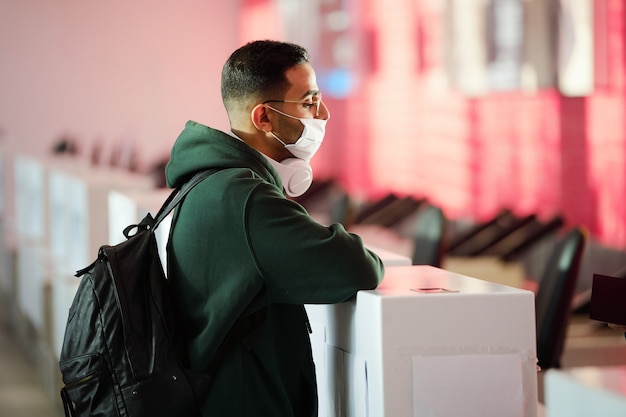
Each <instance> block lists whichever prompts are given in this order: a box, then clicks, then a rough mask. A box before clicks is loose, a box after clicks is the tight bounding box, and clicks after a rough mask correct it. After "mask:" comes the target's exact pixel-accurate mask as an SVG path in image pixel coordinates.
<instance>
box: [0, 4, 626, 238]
mask: <svg viewBox="0 0 626 417" xmlns="http://www.w3.org/2000/svg"><path fill="white" fill-rule="evenodd" d="M208 3H209V2H203V1H200V0H184V1H181V2H177V3H176V5H175V6H165V5H164V4H163V3H162V2H148V1H146V0H138V1H133V2H128V1H121V0H114V1H112V2H107V3H106V4H104V3H103V4H102V5H99V4H95V3H89V2H84V1H78V0H66V1H62V2H49V1H43V0H22V1H19V2H17V1H10V0H0V56H1V57H2V65H0V92H1V94H0V126H1V127H2V128H3V129H4V131H5V132H7V134H8V135H9V136H11V137H13V138H16V139H18V140H19V141H20V142H21V143H23V144H24V146H25V147H27V148H30V149H43V150H46V151H47V150H48V149H49V147H50V146H51V144H52V143H53V142H54V141H55V140H57V139H58V137H59V136H60V135H62V134H66V133H69V134H72V135H74V136H76V137H77V138H78V139H80V141H81V143H82V145H83V148H84V149H85V150H86V151H88V150H89V148H90V147H91V145H92V144H93V143H94V142H95V141H96V140H101V141H104V142H105V143H106V145H107V147H108V148H109V149H112V148H114V147H117V146H120V144H121V143H130V142H135V143H136V145H137V147H139V148H140V149H141V152H140V157H141V161H140V162H142V163H143V164H144V165H145V164H149V163H150V162H152V161H153V160H154V159H156V158H159V157H162V156H163V155H167V152H168V151H169V148H170V146H171V144H172V142H173V140H174V139H175V137H176V136H177V134H178V132H179V131H180V129H181V128H182V126H183V124H184V123H185V121H186V120H187V119H196V120H198V121H200V122H202V123H205V124H209V125H211V126H214V127H217V128H226V127H227V119H226V115H225V112H224V110H223V108H222V104H221V100H220V99H219V73H220V70H221V66H222V63H223V62H224V60H225V59H226V58H227V56H228V54H229V53H230V52H231V51H232V50H233V49H234V48H236V47H237V46H238V45H240V44H241V43H243V42H245V41H247V40H251V39H255V38H265V37H273V38H286V39H287V40H294V41H298V42H299V41H301V39H291V38H289V30H293V27H294V26H296V28H297V26H298V25H294V23H293V22H292V21H291V20H288V21H287V22H282V23H281V21H280V19H276V18H275V17H276V14H279V13H280V12H281V11H280V10H278V8H277V4H278V3H277V2H274V1H272V0H245V1H244V0H242V1H241V2H221V3H220V6H219V8H216V7H215V6H209V4H208ZM435 3H436V2H435ZM435 3H431V2H427V1H425V0H424V1H417V2H416V1H411V0H402V1H400V0H398V1H397V3H394V6H395V7H391V6H390V3H389V2H387V1H386V0H364V1H356V0H355V1H352V2H347V3H346V4H350V5H352V6H351V7H353V10H351V12H353V13H354V14H353V18H354V19H356V20H355V22H357V23H358V25H357V26H358V27H357V28H356V29H357V30H356V31H355V33H356V35H355V36H357V37H358V38H359V39H358V42H357V44H356V48H355V51H356V52H357V53H356V54H355V55H356V57H357V60H358V61H359V62H358V64H359V65H361V67H362V68H365V70H363V71H362V73H360V76H361V78H360V79H359V80H358V82H359V84H358V88H356V89H355V90H353V91H352V92H351V94H350V96H349V98H347V99H341V98H332V97H330V96H328V95H325V98H327V101H328V104H329V106H330V107H331V110H332V113H333V117H332V119H331V123H329V132H328V139H327V141H326V142H325V145H324V147H323V149H322V151H321V152H320V154H319V157H318V158H316V160H315V164H316V166H315V169H316V172H317V174H318V175H319V176H333V177H335V178H338V179H339V180H340V181H341V183H342V184H343V185H344V186H345V187H346V188H347V189H348V190H349V191H350V192H351V193H352V194H353V195H355V196H359V197H364V198H365V197H375V196H377V195H380V194H381V193H384V192H388V191H394V192H397V193H404V194H412V195H415V196H420V197H428V198H429V199H430V200H431V201H433V202H434V203H436V204H439V205H441V206H442V207H443V208H444V210H445V211H446V214H447V215H448V216H449V217H453V218H458V217H469V218H473V219H481V218H485V217H488V216H490V215H492V214H493V213H495V212H496V211H497V210H499V209H500V208H502V207H504V206H506V207H509V208H511V209H514V210H515V211H517V212H519V213H520V214H521V213H529V212H536V213H538V214H540V215H543V216H546V217H547V216H551V215H553V214H557V213H562V214H564V215H565V216H566V218H567V220H568V222H569V223H570V224H573V223H580V224H584V225H587V226H588V227H589V229H590V230H591V232H592V234H593V236H594V237H596V238H598V239H599V240H601V241H602V242H603V243H605V244H608V245H611V246H614V247H617V248H623V247H624V246H626V168H625V167H626V161H625V159H626V129H625V128H626V126H624V121H625V120H626V119H625V117H624V114H625V113H624V110H625V108H624V107H625V105H626V101H625V99H624V97H625V96H624V86H625V82H624V74H625V68H624V62H625V57H624V55H625V54H624V49H625V45H626V42H625V37H626V35H625V31H624V24H625V22H626V17H625V13H626V11H625V6H624V5H623V2H622V1H621V0H597V1H596V2H594V4H595V6H596V10H595V12H596V31H595V37H596V40H595V41H596V45H595V46H596V54H597V56H596V63H595V64H596V65H595V72H596V90H595V91H594V93H593V94H591V95H590V96H588V97H585V98H566V97H563V96H561V95H560V94H559V93H558V91H556V90H555V89H542V90H539V91H538V92H536V93H533V94H529V93H527V92H525V93H499V94H489V95H487V96H482V97H478V98H469V97H466V96H463V95H461V94H460V93H458V92H456V91H455V90H453V89H451V88H449V87H446V86H441V85H440V84H438V83H436V82H435V83H433V82H432V81H433V79H434V78H433V77H435V78H436V74H433V73H429V72H428V70H429V68H430V67H431V66H435V65H436V64H437V62H440V61H441V60H442V59H444V58H443V57H442V55H441V49H438V48H437V47H436V45H437V42H439V41H440V40H441V36H442V34H441V33H439V32H438V31H437V28H436V27H435V25H433V22H434V21H435V19H437V18H438V17H437V16H436V15H430V14H429V13H432V12H433V10H434V9H430V10H429V9H428V7H426V6H427V5H429V4H435ZM172 4H173V3H172ZM312 4H313V3H310V2H308V3H306V7H307V10H308V9H310V8H311V7H313V6H311V5H312ZM319 4H320V5H322V4H323V2H322V1H321V0H320V1H319ZM324 4H326V3H324ZM301 7H305V3H302V5H301ZM320 7H321V6H320ZM324 7H326V6H324ZM283 12H284V11H283ZM419 16H421V20H420V19H418V18H417V17H419ZM313 17H314V16H311V15H310V14H305V16H304V17H303V19H304V20H303V25H304V26H303V28H301V29H302V30H301V34H300V35H302V36H309V38H310V36H311V34H315V33H316V32H315V28H313V29H311V28H310V27H309V26H306V25H310V24H312V23H311V22H315V21H316V20H315V19H313ZM318 23H319V22H318ZM353 23H354V22H353ZM320 24H321V23H320ZM320 27H321V26H320ZM418 29H419V30H418ZM326 36H328V34H327V35H326ZM309 38H306V37H305V38H302V39H304V40H305V39H309ZM306 42H307V41H306V40H305V41H304V44H305V46H307V47H309V46H310V45H307V44H306ZM312 42H313V41H312ZM310 49H311V50H313V51H317V52H319V54H323V55H324V57H325V58H324V59H329V57H331V56H332V54H331V52H332V47H331V45H319V44H315V45H314V46H313V48H310ZM313 58H314V60H315V59H316V58H315V56H314V57H313Z"/></svg>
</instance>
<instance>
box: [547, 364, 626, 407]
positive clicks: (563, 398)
mask: <svg viewBox="0 0 626 417" xmlns="http://www.w3.org/2000/svg"><path fill="white" fill-rule="evenodd" d="M544 392H545V403H546V409H547V413H548V417H589V416H607V417H608V416H626V366H606V367H591V366H590V367H580V368H570V369H549V370H548V371H546V375H545V378H544Z"/></svg>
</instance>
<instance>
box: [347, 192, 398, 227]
mask: <svg viewBox="0 0 626 417" xmlns="http://www.w3.org/2000/svg"><path fill="white" fill-rule="evenodd" d="M397 199H398V196H396V195H395V194H393V193H389V194H387V195H385V196H383V197H381V198H380V199H378V200H376V201H373V202H371V203H369V204H367V205H365V207H363V208H361V209H360V210H359V211H358V212H357V213H355V216H354V224H363V223H368V218H369V217H370V216H372V215H374V214H375V213H377V212H378V211H380V210H382V209H383V208H385V207H386V206H387V205H389V204H391V203H393V202H394V201H396V200H397Z"/></svg>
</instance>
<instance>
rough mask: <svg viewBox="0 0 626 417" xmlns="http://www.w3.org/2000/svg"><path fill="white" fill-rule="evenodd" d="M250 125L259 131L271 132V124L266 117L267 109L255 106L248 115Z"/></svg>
mask: <svg viewBox="0 0 626 417" xmlns="http://www.w3.org/2000/svg"><path fill="white" fill-rule="evenodd" d="M250 118H251V119H252V124H253V125H254V127H256V128H257V129H259V130H262V131H264V132H271V131H272V123H271V121H270V119H269V117H268V111H267V107H266V106H264V105H263V104H257V105H256V106H254V108H253V109H252V112H251V113H250Z"/></svg>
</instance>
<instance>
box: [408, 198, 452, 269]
mask: <svg viewBox="0 0 626 417" xmlns="http://www.w3.org/2000/svg"><path fill="white" fill-rule="evenodd" d="M445 230H446V217H445V215H444V213H443V211H442V210H441V208H439V207H437V206H434V205H431V204H427V205H426V206H425V207H423V208H422V209H421V210H420V212H419V214H418V216H417V219H416V220H415V227H414V229H413V254H412V256H411V261H412V264H413V265H432V266H436V267H440V266H441V259H442V258H443V255H444V252H445V242H444V237H445Z"/></svg>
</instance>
